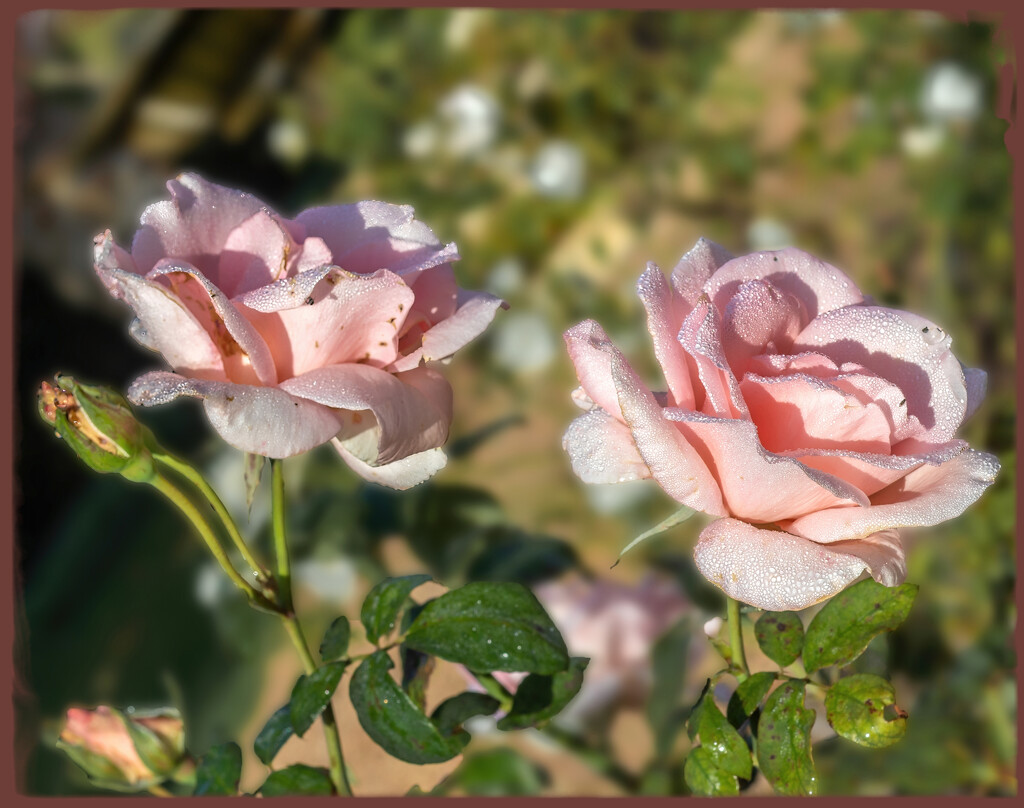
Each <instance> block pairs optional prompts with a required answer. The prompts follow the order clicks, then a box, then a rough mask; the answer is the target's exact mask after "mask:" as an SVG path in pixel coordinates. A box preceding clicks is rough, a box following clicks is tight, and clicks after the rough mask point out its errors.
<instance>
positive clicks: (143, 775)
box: [60, 706, 185, 786]
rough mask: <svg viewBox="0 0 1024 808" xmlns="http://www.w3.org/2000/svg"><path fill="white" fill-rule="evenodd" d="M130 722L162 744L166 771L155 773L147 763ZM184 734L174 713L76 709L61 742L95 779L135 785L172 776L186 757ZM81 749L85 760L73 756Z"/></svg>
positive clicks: (71, 709) (68, 718)
mask: <svg viewBox="0 0 1024 808" xmlns="http://www.w3.org/2000/svg"><path fill="white" fill-rule="evenodd" d="M129 721H130V722H133V723H135V724H136V725H138V726H139V727H141V728H143V730H145V731H148V736H149V737H153V738H155V739H156V740H157V741H158V743H159V744H161V746H162V747H163V749H162V757H163V758H164V759H166V761H167V764H168V765H167V767H166V769H162V770H161V771H154V770H153V769H151V768H150V766H148V765H146V763H144V762H143V760H142V758H141V756H140V755H139V752H138V750H137V749H136V747H135V742H134V741H133V740H132V737H131V734H130V732H129V730H128V726H127V723H126V722H129ZM184 734H185V728H184V724H183V723H182V721H181V719H180V718H179V717H178V716H177V714H175V713H172V712H163V713H154V714H151V715H142V716H138V717H122V716H121V715H120V714H119V713H118V712H116V711H114V710H111V709H110V708H109V707H105V706H100V707H97V708H96V709H94V710H84V709H81V708H78V707H72V708H70V709H69V710H68V713H67V721H66V723H65V726H64V729H63V730H62V731H61V733H60V740H61V742H62V745H63V746H64V747H65V748H66V749H68V750H69V754H72V756H73V757H75V758H76V759H77V760H80V762H81V763H82V765H83V766H84V767H85V768H86V769H87V771H89V772H90V774H92V775H93V776H98V777H100V778H101V779H104V780H112V779H114V780H121V781H123V782H124V783H126V784H128V785H133V786H134V785H142V784H146V783H150V782H153V781H156V780H162V779H164V778H166V777H167V776H169V775H170V774H171V773H172V771H173V770H174V769H175V768H176V767H177V766H178V764H179V763H180V762H181V761H182V760H183V758H184V754H185V751H184ZM79 749H80V750H82V751H83V752H85V753H86V756H85V757H82V756H80V755H74V754H73V750H79ZM93 756H95V757H93Z"/></svg>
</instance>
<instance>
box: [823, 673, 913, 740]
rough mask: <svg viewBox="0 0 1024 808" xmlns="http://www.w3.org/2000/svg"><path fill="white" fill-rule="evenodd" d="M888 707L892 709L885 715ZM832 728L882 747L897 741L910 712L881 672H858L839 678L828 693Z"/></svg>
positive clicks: (827, 707) (901, 735)
mask: <svg viewBox="0 0 1024 808" xmlns="http://www.w3.org/2000/svg"><path fill="white" fill-rule="evenodd" d="M886 707H888V708H890V710H891V711H892V713H893V717H892V718H891V719H889V718H886V712H887V711H886ZM825 714H826V715H827V716H828V723H829V724H831V725H832V728H833V729H834V730H835V731H836V732H838V733H839V734H840V735H842V736H843V737H844V738H846V739H847V740H850V741H853V742H854V743H856V744H860V745H861V746H867V747H871V748H874V749H879V748H881V747H884V746H891V745H892V744H894V743H896V742H897V741H898V740H900V738H902V737H903V735H904V734H905V733H906V731H907V714H906V712H904V711H903V710H902V709H900V707H898V706H897V705H896V691H895V690H894V689H893V686H892V685H891V684H890V683H889V682H887V681H886V680H885V679H883V678H882V677H880V676H875V675H873V674H870V673H858V674H854V675H853V676H847V677H846V678H845V679H840V680H839V681H838V682H836V683H835V684H834V685H832V687H830V688H829V690H828V694H827V695H826V696H825Z"/></svg>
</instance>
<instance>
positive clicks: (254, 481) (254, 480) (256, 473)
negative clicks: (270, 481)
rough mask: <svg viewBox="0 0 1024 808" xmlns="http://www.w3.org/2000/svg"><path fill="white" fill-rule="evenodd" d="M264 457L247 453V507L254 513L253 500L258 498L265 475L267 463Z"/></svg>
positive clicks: (245, 476)
mask: <svg viewBox="0 0 1024 808" xmlns="http://www.w3.org/2000/svg"><path fill="white" fill-rule="evenodd" d="M266 459H267V458H265V457H264V456H263V455H260V454H253V453H252V452H246V453H245V474H244V475H243V476H244V478H245V507H246V508H247V509H248V510H249V513H250V514H251V513H252V500H253V497H255V496H256V489H257V488H259V485H260V476H261V475H262V474H263V464H264V462H265V461H266Z"/></svg>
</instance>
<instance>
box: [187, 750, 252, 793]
mask: <svg viewBox="0 0 1024 808" xmlns="http://www.w3.org/2000/svg"><path fill="white" fill-rule="evenodd" d="M241 777H242V749H241V747H240V746H239V745H238V744H237V743H235V742H234V741H231V742H229V743H225V744H221V745H219V746H215V747H213V748H212V749H210V750H209V751H208V752H207V753H206V754H205V755H203V756H202V758H200V760H199V766H198V767H197V768H196V785H195V789H194V790H193V792H192V793H193V795H194V796H196V797H225V796H230V795H234V794H237V793H238V781H239V780H240V779H241Z"/></svg>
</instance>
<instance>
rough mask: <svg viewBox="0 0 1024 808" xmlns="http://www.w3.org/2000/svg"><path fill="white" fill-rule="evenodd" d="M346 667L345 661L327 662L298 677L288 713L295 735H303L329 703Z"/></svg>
mask: <svg viewBox="0 0 1024 808" xmlns="http://www.w3.org/2000/svg"><path fill="white" fill-rule="evenodd" d="M347 667H348V661H347V660H345V661H341V662H328V663H327V664H326V665H321V666H320V667H319V668H317V669H316V670H315V671H313V672H312V673H310V674H308V675H303V676H300V677H299V680H298V681H297V682H296V683H295V687H293V688H292V697H291V701H289V713H288V714H289V718H290V719H291V722H292V729H293V730H295V734H296V735H299V736H300V737H301V736H302V735H304V734H305V733H306V730H307V729H309V728H310V727H311V726H312V725H313V722H314V721H316V718H317V716H318V715H320V713H322V712H323V711H324V710H325V709H326V707H327V705H328V704H330V703H331V696H332V695H334V691H335V688H337V687H338V682H340V681H341V677H342V675H343V674H344V673H345V668H347Z"/></svg>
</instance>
